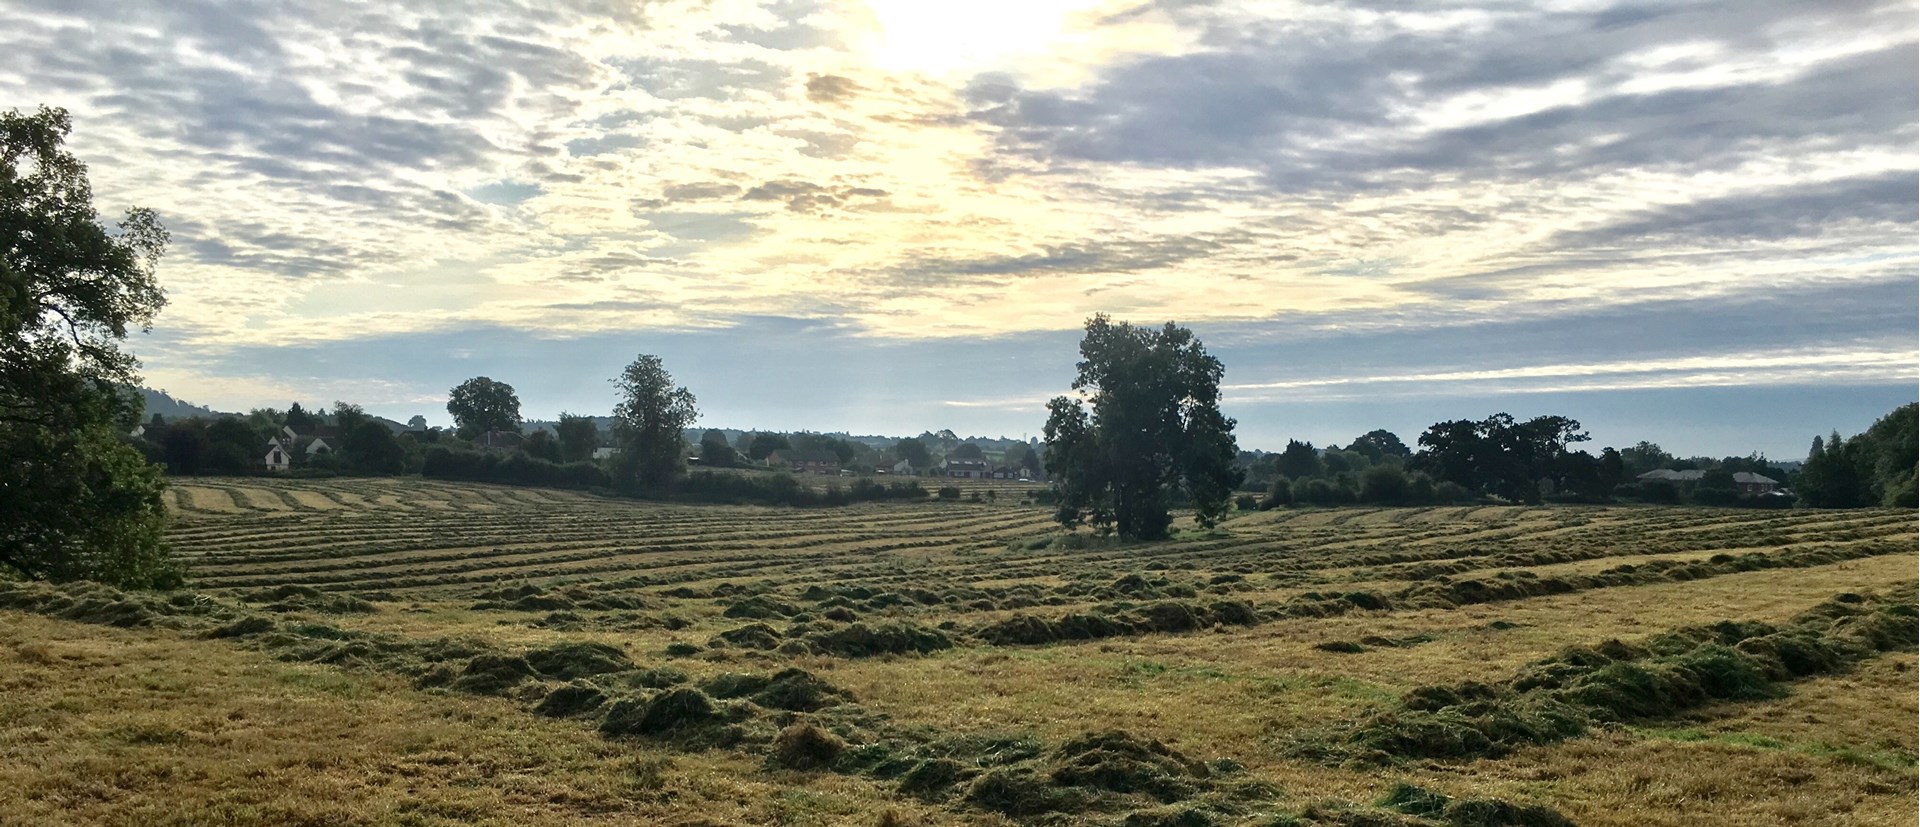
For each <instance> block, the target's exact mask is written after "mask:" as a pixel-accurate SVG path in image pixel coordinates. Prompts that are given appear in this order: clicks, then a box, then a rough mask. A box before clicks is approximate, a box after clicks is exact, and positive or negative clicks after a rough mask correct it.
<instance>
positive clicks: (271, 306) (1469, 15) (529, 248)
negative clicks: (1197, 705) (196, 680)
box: [0, 0, 1920, 411]
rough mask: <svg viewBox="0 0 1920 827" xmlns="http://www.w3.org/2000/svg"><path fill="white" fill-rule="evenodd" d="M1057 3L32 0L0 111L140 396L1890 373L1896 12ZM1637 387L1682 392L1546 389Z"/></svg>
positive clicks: (25, 6)
mask: <svg viewBox="0 0 1920 827" xmlns="http://www.w3.org/2000/svg"><path fill="white" fill-rule="evenodd" d="M1081 6H1082V11H1083V12H1084V13H1079V14H1074V15H1065V16H1060V17H1061V19H1060V20H1059V21H1055V22H1057V23H1058V24H1059V31H1057V32H1051V33H1043V34H1045V35H1046V36H1038V35H1036V36H1033V37H1026V35H1032V34H1034V33H1032V32H1016V33H1010V34H1018V35H1022V37H1021V38H1016V39H1019V40H1020V42H1021V43H1022V44H1025V45H1022V46H1021V48H1020V49H1019V50H1014V51H1008V52H1007V53H1006V54H1004V55H1000V56H999V57H995V56H994V54H993V50H991V49H979V48H971V47H969V48H968V49H967V51H966V53H965V54H960V53H953V54H945V55H940V54H926V55H916V54H912V53H903V50H901V49H898V48H894V47H895V46H898V45H899V44H892V45H889V44H888V42H887V41H888V38H889V37H890V36H896V35H898V36H903V37H904V34H903V33H901V32H897V31H896V32H892V33H890V32H888V31H887V30H886V28H885V25H886V24H887V20H886V19H885V18H883V17H882V16H877V15H872V14H868V13H867V12H866V11H865V10H864V9H863V8H861V7H860V6H859V4H837V3H827V2H816V0H744V2H739V3H729V4H723V5H720V6H714V5H710V4H701V3H682V2H654V3H644V4H635V3H627V2H619V1H618V0H556V2H543V3H530V2H523V0H483V2H477V3H472V4H466V5H463V6H462V7H460V8H453V7H444V8H443V7H440V6H435V5H432V4H427V5H422V4H409V3H401V2H397V0H388V1H383V2H370V3H366V4H360V5H356V6H354V7H352V8H344V7H341V6H339V5H337V4H330V3H322V2H317V0H257V2H247V3H210V2H204V0H184V2H178V3H144V4H143V3H131V4H122V3H104V2H99V0H71V2H53V0H26V1H25V2H17V3H12V4H7V5H5V6H4V7H0V48H3V49H5V50H6V53H7V54H8V57H9V59H8V61H6V62H5V63H4V64H0V107H8V108H11V107H32V106H35V105H38V104H41V103H48V104H54V105H61V106H66V107H68V108H70V109H71V110H73V112H74V115H75V120H76V131H75V133H74V135H73V138H72V146H73V148H74V149H75V151H76V152H78V153H79V154H80V155H81V157H82V158H84V159H85V160H86V161H87V162H88V163H89V164H90V168H91V173H92V176H93V181H94V184H95V189H96V193H97V194H98V198H99V201H100V204H101V206H102V211H103V212H104V213H107V214H113V213H117V212H118V211H119V210H120V209H121V208H123V207H124V206H126V205H130V204H139V205H144V206H151V207H154V208H156V209H158V210H159V211H160V213H161V215H162V216H163V218H164V220H165V221H166V222H167V224H168V226H169V227H170V228H171V229H172V231H173V236H174V240H175V243H174V245H173V248H172V249H171V250H170V252H169V254H168V256H167V258H166V259H165V262H164V263H163V265H162V267H161V272H160V278H161V280H162V282H163V284H164V285H165V286H166V287H167V289H168V290H169V291H170V296H171V299H172V303H171V304H170V306H169V308H168V310H167V312H166V314H165V315H164V316H163V317H162V318H161V320H160V323H161V325H162V326H163V327H164V328H166V329H167V330H168V332H169V335H170V336H171V338H168V339H166V340H164V344H163V345H159V346H156V352H155V354H153V355H154V357H155V358H153V359H150V360H149V364H155V365H159V364H162V360H164V362H165V363H167V364H175V365H181V364H190V365H192V369H193V370H199V371H205V372H206V375H209V376H217V375H227V376H232V377H235V381H236V382H239V381H252V380H248V379H246V377H258V376H271V375H273V371H274V370H278V369H282V368H284V366H277V367H268V368H262V369H251V368H250V369H248V370H241V369H239V368H234V369H231V370H229V369H227V368H226V367H223V363H222V362H221V359H222V358H225V357H224V356H223V354H229V355H230V354H236V353H243V352H252V351H249V350H248V349H249V348H269V349H270V348H271V347H275V346H292V345H295V344H298V345H300V346H303V347H305V346H313V347H320V346H321V345H323V344H325V343H328V342H334V343H336V344H340V346H342V347H344V346H345V343H350V342H357V341H362V340H369V341H372V340H383V339H389V340H390V339H392V338H394V337H404V336H408V335H416V334H425V333H429V332H432V331H449V330H459V329H482V328H484V329H488V330H493V329H498V330H502V331H519V332H520V333H521V334H524V335H528V336H533V337H535V338H541V337H592V336H600V335H608V334H615V333H630V332H634V331H642V332H645V331H653V332H660V333H663V334H664V332H668V331H671V332H675V333H685V332H686V331H706V330H714V329H729V330H733V331H734V333H733V335H737V336H742V337H748V338H750V339H752V341H751V342H750V343H749V344H753V345H756V346H757V347H759V348H761V349H771V348H776V347H782V346H784V345H783V341H784V340H783V339H782V338H781V334H780V333H777V332H773V329H772V328H771V327H769V326H767V325H764V324H761V323H760V321H759V320H765V319H768V318H775V317H779V318H789V319H796V320H798V321H797V322H796V323H798V324H803V325H808V326H810V327H808V329H809V330H819V331H828V332H830V334H831V336H832V337H834V339H835V341H840V340H844V341H847V342H855V343H858V344H859V347H860V348H865V349H868V350H858V351H857V352H858V353H861V354H867V355H872V354H886V353H890V352H894V351H891V350H889V349H892V348H906V347H917V346H922V345H924V346H926V347H928V348H931V349H932V350H930V351H929V352H938V353H943V354H944V353H948V352H949V351H945V350H941V348H944V347H948V346H954V347H958V346H959V345H960V344H971V345H975V346H980V345H979V343H981V342H988V341H995V342H1000V341H1006V342H1013V343H1021V342H1027V343H1034V342H1043V341H1044V342H1047V343H1050V345H1057V344H1059V341H1066V342H1067V345H1066V347H1067V348H1068V350H1069V351H1070V349H1071V339H1072V338H1073V334H1074V333H1075V331H1076V330H1077V326H1078V324H1079V323H1080V321H1081V320H1083V319H1084V318H1086V317H1087V316H1088V315H1090V314H1092V313H1094V312H1099V311H1108V312H1112V313H1115V314H1118V315H1121V316H1123V317H1126V318H1133V319H1136V320H1142V321H1160V320H1166V319H1175V320H1179V321H1182V322H1185V323H1190V324H1195V325H1199V326H1202V327H1203V328H1205V329H1206V330H1208V331H1210V334H1209V335H1212V336H1215V337H1219V344H1220V347H1222V348H1223V349H1224V350H1225V351H1226V352H1231V353H1233V354H1234V356H1235V359H1234V362H1233V364H1235V365H1236V367H1235V368H1234V371H1235V375H1236V376H1237V377H1240V376H1243V375H1244V377H1245V378H1242V379H1238V380H1237V381H1245V382H1249V383H1253V384H1259V383H1261V382H1270V383H1271V382H1282V383H1284V382H1304V381H1310V380H1313V379H1314V378H1315V377H1314V374H1316V373H1325V372H1334V373H1337V374H1339V375H1342V376H1349V377H1366V376H1373V377H1383V376H1397V375H1403V374H1406V375H1412V372H1414V371H1427V372H1428V373H1429V374H1431V375H1447V376H1457V377H1460V378H1458V379H1456V380H1450V381H1449V382H1447V383H1445V384H1446V385H1448V386H1450V387H1470V386H1471V387H1488V388H1501V387H1511V386H1517V385H1522V384H1527V385H1529V386H1530V387H1535V388H1566V387H1573V386H1575V385H1579V386H1581V387H1588V386H1591V387H1596V388H1597V387H1602V386H1609V385H1607V383H1609V382H1613V383H1616V384H1620V385H1621V386H1622V387H1624V386H1625V385H1626V384H1632V383H1642V384H1643V385H1645V384H1646V383H1657V382H1666V381H1670V380H1673V381H1700V382H1711V381H1721V380H1722V379H1724V380H1725V381H1736V382H1744V383H1749V384H1750V385H1752V386H1762V385H1768V384H1773V385H1779V384H1781V383H1785V382H1803V381H1813V380H1812V378H1811V377H1813V375H1814V374H1815V373H1817V372H1819V371H1829V372H1839V373H1844V374H1846V375H1848V376H1850V377H1852V378H1851V379H1849V381H1859V382H1878V381H1881V380H1882V379H1884V378H1885V375H1884V374H1883V373H1876V372H1875V371H1877V370H1879V368H1873V369H1871V370H1869V369H1866V368H1861V369H1860V370H1852V369H1851V368H1848V367H1847V366H1844V365H1838V364H1826V363H1818V364H1816V363H1814V362H1807V361H1801V362H1789V363H1780V364H1767V365H1752V364H1747V365H1745V366H1741V365H1740V364H1737V360H1738V358H1740V356H1741V354H1807V353H1829V354H1867V355H1871V354H1887V353H1900V352H1906V353H1911V352H1912V350H1913V347H1912V341H1911V340H1912V332H1913V330H1914V329H1915V327H1916V321H1915V319H1914V313H1913V312H1912V292H1913V290H1914V285H1915V282H1916V278H1915V271H1916V266H1917V264H1920V256H1917V255H1916V247H1915V244H1914V233H1915V225H1916V223H1920V221H1917V220H1916V214H1917V213H1920V207H1917V206H1916V204H1917V203H1920V198H1917V197H1916V181H1920V174H1917V173H1916V167H1920V163H1916V160H1915V158H1914V154H1913V149H1912V148H1913V145H1914V143H1915V141H1916V140H1920V112H1917V111H1916V110H1917V109H1920V101H1917V100H1916V98H1915V96H1914V95H1913V89H1914V88H1915V87H1916V85H1920V76H1917V74H1920V73H1916V69H1915V67H1916V65H1920V51H1917V50H1916V40H1920V37H1916V30H1915V26H1914V25H1913V18H1914V14H1915V8H1914V4H1913V3H1912V2H1906V1H1905V0H1902V1H1901V2H1866V1H1865V0H1860V1H1857V2H1856V1H1855V0H1848V2H1832V3H1804V2H1787V0H1754V2H1749V3H1740V4H1713V3H1695V2H1684V0H1673V2H1660V1H1656V0H1646V1H1645V2H1638V1H1636V2H1620V3H1614V2H1596V3H1582V4H1573V5H1565V4H1560V5H1542V4H1519V3H1502V2H1465V1H1464V0H1442V1H1441V2H1433V3H1421V4H1406V3H1398V2H1386V1H1385V0H1380V2H1366V1H1354V2H1337V3H1336V2H1312V0H1308V2H1301V3H1292V4H1287V6H1286V8H1285V9H1284V11H1278V12H1277V11H1274V10H1272V9H1267V8H1264V7H1261V6H1257V5H1248V4H1240V3H1218V2H1197V1H1194V0H1179V1H1177V2H1176V1H1175V0H1162V1H1161V2H1139V0H1111V2H1108V1H1107V0H1099V1H1098V2H1096V0H1088V2H1086V3H1083V4H1081ZM902 19H904V18H902ZM895 22H899V21H898V20H896V21H895ZM909 22H911V21H909ZM922 34H925V32H922ZM911 42H913V43H914V44H916V45H917V47H918V48H922V49H929V50H933V49H938V48H940V43H939V42H938V39H937V38H922V39H920V40H912V41H911ZM876 44H878V45H876ZM974 45H978V44H974ZM916 61H918V62H917V63H916ZM916 67H917V68H916ZM955 67H959V68H955ZM498 335H499V336H501V337H502V338H505V337H508V336H510V335H511V334H510V333H500V334H498ZM753 337H759V338H753ZM542 340H544V339H542ZM1056 340H1059V341H1056ZM1209 341H1210V342H1214V341H1216V340H1215V339H1209ZM929 342H931V344H929ZM1902 342H1904V344H1902ZM1890 343H1891V344H1890ZM1031 346H1035V347H1037V346H1038V345H1031ZM849 352H850V353H852V352H856V351H849ZM991 352H992V353H993V354H995V356H994V358H1002V356H1003V355H1004V354H1002V353H1001V351H1000V350H997V349H994V350H992V351H991ZM495 356H498V354H495ZM236 358H237V357H236ZM846 358H850V359H851V358H854V357H853V356H847V357H846ZM874 358H876V359H877V358H878V357H874ZM1693 358H1709V359H1712V360H1719V361H1714V362H1712V364H1707V365H1704V366H1693V363H1691V362H1687V361H1686V360H1688V359H1693ZM1862 358H1865V357H1864V356H1863V357H1862ZM1874 358H1876V359H1877V358H1879V357H1874ZM1729 360H1732V361H1729ZM1056 361H1057V360H1056ZM1633 363H1644V364H1662V365H1685V366H1688V367H1684V368H1675V369H1672V370H1663V371H1661V372H1657V374H1649V375H1648V376H1642V377H1638V378H1634V377H1632V376H1629V375H1627V374H1621V373H1599V374H1591V375H1589V374H1579V373H1566V372H1564V371H1562V372H1561V373H1553V371H1560V370H1562V369H1567V370H1571V369H1573V368H1577V367H1579V366H1582V365H1629V364H1633ZM357 364H361V365H371V364H372V363H371V362H367V361H365V360H362V361H361V362H359V363H357ZM866 364H867V365H868V367H870V368H872V369H873V370H882V369H883V367H882V366H880V365H878V363H877V362H868V363H866ZM1874 364H1875V365H1879V364H1880V363H1879V362H1874ZM1296 366H1297V367H1296ZM255 367H256V368H257V367H258V366H255ZM713 369H714V370H722V369H729V368H727V367H726V366H725V365H720V366H716V367H713ZM1536 369H1539V370H1548V372H1549V373H1551V374H1552V375H1545V374H1543V375H1541V376H1528V377H1519V376H1516V375H1514V374H1509V373H1501V371H1512V370H1522V371H1525V370H1536ZM367 370H369V371H370V370H371V368H367ZM1849 370H1851V371H1852V372H1850V373H1849V372H1848V371H1849ZM176 371H177V369H176ZM170 375H171V374H170ZM1674 377H1682V378H1681V379H1679V380H1674ZM1713 377H1720V379H1715V378H1713ZM1875 377H1879V378H1875ZM457 378H458V377H456V379H457ZM434 381H435V382H436V383H440V384H438V385H436V387H443V386H444V383H441V380H439V379H435V380H434ZM849 381H850V382H854V383H856V384H857V383H858V382H862V381H870V380H868V379H865V378H862V377H861V376H850V377H849ZM1622 383H1624V384H1622ZM1389 386H1391V387H1395V388H1411V390H1410V391H1409V392H1413V393H1421V392H1426V391H1425V390H1423V389H1422V388H1421V387H1420V383H1413V382H1384V383H1376V384H1374V385H1369V386H1366V387H1368V388H1371V389H1374V390H1377V389H1379V388H1382V387H1389ZM1647 386H1649V387H1650V386H1651V385H1647ZM1298 387H1301V388H1304V387H1308V386H1304V385H1303V386H1298ZM1312 387H1317V388H1321V390H1319V391H1315V392H1316V393H1321V392H1324V393H1332V392H1334V391H1335V390H1338V389H1340V388H1343V387H1348V386H1343V385H1317V386H1312ZM1296 389H1297V388H1296ZM1329 389H1333V390H1329ZM1269 390H1272V391H1276V392H1278V391H1282V390H1285V389H1283V388H1272V389H1269ZM1035 392H1036V393H1040V392H1043V391H1035ZM1341 392H1344V391H1341ZM1540 392H1544V391H1540ZM1008 396H1009V397H1010V398H1014V399H1025V398H1026V395H1025V394H1024V392H1018V393H1015V392H1010V393H1009V394H1008ZM926 398H927V399H928V400H937V399H941V398H949V399H952V398H954V397H953V396H952V394H951V393H950V392H948V391H946V390H944V389H937V388H936V389H930V390H928V391H926ZM955 401H969V400H967V399H965V398H960V399H955ZM928 404H932V402H931V401H930V402H929V403H928ZM982 404H989V403H984V402H983V403H982ZM990 404H994V405H1000V404H1001V403H999V402H991V403H990ZM954 410H982V411H985V410H993V411H998V410H1002V408H998V407H996V408H991V409H985V408H982V409H972V408H968V409H961V408H955V409H954Z"/></svg>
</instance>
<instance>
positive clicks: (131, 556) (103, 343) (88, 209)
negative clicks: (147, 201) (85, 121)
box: [0, 108, 180, 586]
mask: <svg viewBox="0 0 1920 827" xmlns="http://www.w3.org/2000/svg"><path fill="white" fill-rule="evenodd" d="M71 129H72V122H71V121H70V119H69V118H68V116H67V113H66V112H65V111H64V110H60V109H46V108H42V109H41V110H40V111H39V112H37V113H35V114H31V115H23V114H20V113H19V112H4V113H0V570H8V571H10V573H11V574H14V575H17V576H24V577H29V578H39V579H51V580H77V579H92V580H101V581H106V582H111V583H116V584H119V585H123V586H164V585H171V584H173V583H176V582H178V580H179V578H180V569H179V567H178V566H177V564H175V563H174V562H173V560H172V558H171V557H170V556H169V554H168V552H167V548H166V545H165V544H164V543H163V542H162V540H161V531H162V529H163V527H164V525H165V521H166V509H165V507H164V506H163V504H162V502H161V492H162V489H163V487H164V485H165V483H164V481H163V479H162V477H161V474H160V469H159V468H157V467H155V466H153V465H150V464H148V463H147V461H146V460H145V458H144V457H143V456H142V455H141V454H140V452H139V451H137V450H135V449H134V448H133V447H131V446H129V445H128V444H126V443H125V442H124V441H122V440H121V439H120V434H122V433H124V432H125V431H126V430H127V429H128V428H131V427H132V426H133V424H134V423H135V422H137V421H138V419H139V416H140V403H139V401H138V398H137V397H135V396H129V395H128V394H125V393H124V392H122V391H121V390H120V388H121V387H123V386H125V385H128V384H132V383H135V382H137V381H139V375H138V373H136V370H135V369H136V368H137V367H138V365H139V363H138V362H137V361H135V359H134V358H133V355H132V354H130V353H126V352H124V351H122V350H121V349H120V343H121V341H123V340H124V339H126V337H127V332H128V330H130V329H133V328H139V329H141V330H146V329H148V328H149V327H150V325H151V323H152V320H153V317H154V314H156V313H158V312H159V310H160V308H161V307H162V306H164V305H165V304H166V298H165V296H164V295H163V294H162V293H161V291H160V287H159V285H158V284H157V283H155V281H154V277H153V269H154V265H155V263H156V262H157V261H158V260H159V257H160V253H161V251H162V250H163V249H165V247H166V243H167V233H166V230H165V229H163V228H162V227H161V226H160V222H159V221H158V220H157V219H156V218H155V216H154V214H153V212H152V211H150V210H143V209H133V210H129V211H128V212H127V215H126V218H125V219H123V220H122V221H121V222H120V225H119V229H120V231H119V232H117V233H115V232H109V231H108V230H107V228H105V227H104V226H102V225H101V223H100V219H99V216H98V214H97V213H95V212H94V209H93V190H92V187H91V186H90V185H89V184H88V182H87V170H86V166H85V165H84V164H82V163H80V161H79V160H78V159H76V158H75V157H74V156H73V155H72V154H70V153H68V152H67V151H66V150H65V149H64V148H63V147H62V144H63V143H64V142H65V140H66V137H67V134H68V133H69V132H70V131H71Z"/></svg>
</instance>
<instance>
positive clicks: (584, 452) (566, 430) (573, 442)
mask: <svg viewBox="0 0 1920 827" xmlns="http://www.w3.org/2000/svg"><path fill="white" fill-rule="evenodd" d="M554 431H555V433H557V434H558V435H559V437H560V460H561V461H562V462H585V461H587V460H590V459H593V452H594V449H596V448H599V447H600V426H599V425H596V424H594V422H593V419H592V418H591V417H585V416H578V415H575V414H570V413H567V412H565V411H562V412H561V413H560V425H559V426H558V427H557V428H555V429H554Z"/></svg>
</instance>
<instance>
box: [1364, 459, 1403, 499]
mask: <svg viewBox="0 0 1920 827" xmlns="http://www.w3.org/2000/svg"><path fill="white" fill-rule="evenodd" d="M1412 499H1413V486H1412V483H1411V481H1409V480H1408V479H1407V473H1406V472H1405V471H1402V470H1400V468H1399V466H1395V465H1376V466H1374V467H1372V468H1368V469H1367V471H1366V473H1365V474H1363V475H1362V476H1361V478H1360V500H1361V501H1362V502H1370V503H1380V504H1382V505H1404V504H1406V503H1408V502H1411V501H1412Z"/></svg>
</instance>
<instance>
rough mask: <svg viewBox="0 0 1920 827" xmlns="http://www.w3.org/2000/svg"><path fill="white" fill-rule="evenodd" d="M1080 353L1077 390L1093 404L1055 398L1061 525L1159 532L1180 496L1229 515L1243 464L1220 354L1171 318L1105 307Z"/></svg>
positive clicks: (1050, 420) (1206, 515)
mask: <svg viewBox="0 0 1920 827" xmlns="http://www.w3.org/2000/svg"><path fill="white" fill-rule="evenodd" d="M1080 355H1081V357H1082V358H1081V361H1080V363H1079V364H1078V368H1079V376H1078V377H1077V378H1076V379H1075V380H1074V382H1073V388H1074V390H1076V391H1080V392H1081V393H1082V394H1083V395H1085V396H1086V397H1088V404H1087V405H1083V404H1082V403H1081V401H1080V400H1077V399H1074V398H1072V397H1066V396H1061V397H1057V398H1055V399H1054V400H1053V401H1051V402H1049V403H1047V409H1048V417H1047V426H1046V441H1047V466H1048V470H1049V471H1050V472H1051V473H1052V474H1054V478H1055V483H1054V486H1055V491H1056V494H1057V497H1058V502H1059V506H1060V507H1059V511H1058V513H1057V515H1056V517H1057V518H1058V519H1059V520H1060V522H1061V523H1062V524H1064V525H1066V526H1067V527H1069V528H1072V527H1074V526H1077V525H1079V524H1080V523H1082V522H1088V523H1091V524H1092V525H1094V526H1095V527H1096V528H1098V529H1100V530H1103V531H1104V530H1109V529H1111V530H1114V531H1117V532H1118V533H1119V534H1120V536H1122V537H1125V538H1129V539H1158V538H1162V537H1165V536H1167V530H1168V527H1169V526H1171V525H1172V522H1173V517H1172V514H1171V508H1172V506H1173V505H1174V504H1175V502H1177V501H1187V502H1190V503H1191V504H1192V505H1193V507H1194V510H1195V512H1196V517H1197V519H1198V520H1199V522H1200V523H1201V524H1202V525H1207V526H1211V525H1213V524H1214V523H1216V522H1217V521H1218V520H1219V519H1220V518H1221V517H1223V516H1225V515H1226V513H1227V510H1228V508H1229V507H1230V506H1231V497H1232V493H1233V488H1234V486H1236V485H1238V484H1239V482H1240V471H1239V470H1238V469H1235V468H1234V467H1233V460H1234V457H1235V456H1236V455H1237V454H1238V447H1237V446H1236V445H1235V444H1234V439H1233V425H1234V422H1233V420H1231V419H1228V418H1227V417H1226V416H1224V415H1222V414H1221V413H1220V407H1219V400H1220V378H1221V376H1222V375H1223V374H1224V372H1225V369H1224V368H1223V367H1222V366H1221V364H1220V360H1218V359H1215V358H1213V357H1212V356H1210V355H1208V354H1207V351H1206V348H1205V347H1204V346H1202V344H1201V343H1200V340H1199V339H1198V338H1196V337H1194V335H1193V332H1192V331H1190V330H1187V329H1186V328H1183V327H1179V326H1177V325H1175V324H1173V323H1171V322H1169V323H1167V324H1166V325H1165V326H1164V327H1162V328H1160V329H1158V330H1153V329H1147V328H1135V327H1133V326H1132V325H1130V324H1127V323H1125V322H1120V323H1115V322H1113V321H1111V320H1109V319H1108V318H1107V317H1106V316H1105V315H1104V314H1103V315H1096V316H1094V317H1093V318H1092V319H1089V320H1088V321H1087V332H1086V336H1085V338H1083V339H1082V340H1081V342H1080ZM1089 407H1090V408H1091V410H1089Z"/></svg>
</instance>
